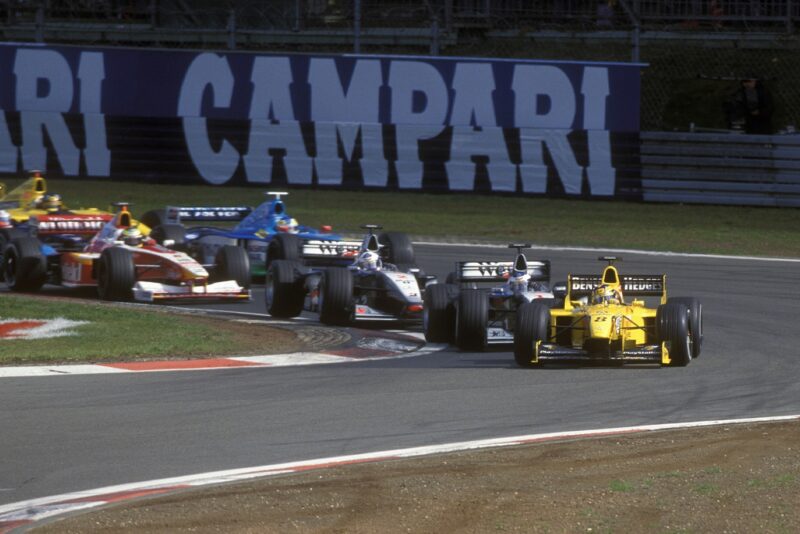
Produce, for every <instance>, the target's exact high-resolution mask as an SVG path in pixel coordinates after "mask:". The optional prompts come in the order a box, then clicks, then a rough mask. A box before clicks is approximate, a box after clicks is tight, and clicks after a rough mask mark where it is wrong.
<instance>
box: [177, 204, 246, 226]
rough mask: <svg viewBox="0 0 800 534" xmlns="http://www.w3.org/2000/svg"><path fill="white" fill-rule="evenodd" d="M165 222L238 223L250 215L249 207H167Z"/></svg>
mask: <svg viewBox="0 0 800 534" xmlns="http://www.w3.org/2000/svg"><path fill="white" fill-rule="evenodd" d="M166 211H167V221H168V222H170V223H173V224H177V223H179V222H181V221H204V222H239V221H241V220H243V219H244V218H245V217H247V216H248V215H250V213H252V211H253V208H251V207H249V206H167V210H166Z"/></svg>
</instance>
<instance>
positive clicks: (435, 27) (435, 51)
mask: <svg viewBox="0 0 800 534" xmlns="http://www.w3.org/2000/svg"><path fill="white" fill-rule="evenodd" d="M431 55H432V56H438V55H439V15H438V14H436V13H434V14H433V17H432V18H431Z"/></svg>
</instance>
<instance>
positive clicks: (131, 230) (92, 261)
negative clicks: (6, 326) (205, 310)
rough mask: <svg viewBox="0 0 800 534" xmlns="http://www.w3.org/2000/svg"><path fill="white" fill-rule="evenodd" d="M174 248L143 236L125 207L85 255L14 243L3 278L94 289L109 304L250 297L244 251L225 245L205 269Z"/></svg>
mask: <svg viewBox="0 0 800 534" xmlns="http://www.w3.org/2000/svg"><path fill="white" fill-rule="evenodd" d="M170 244H171V243H169V242H165V245H167V246H162V245H159V244H157V243H156V242H155V241H154V240H153V239H150V238H148V237H145V236H144V235H142V233H141V231H140V230H139V229H138V227H137V225H136V224H135V221H134V220H133V218H132V216H131V214H130V212H129V211H128V208H127V206H126V205H124V204H122V205H120V211H119V213H117V214H116V216H115V217H114V218H113V219H112V220H110V221H108V222H107V223H106V224H105V225H104V226H103V227H102V229H101V230H100V231H99V232H98V233H97V234H96V235H95V236H94V237H93V238H92V239H91V240H90V241H89V243H88V244H87V245H86V246H85V247H84V249H83V250H81V251H58V250H56V249H54V248H52V247H50V246H49V245H47V244H45V243H42V242H41V241H39V240H38V239H37V238H36V237H31V236H28V237H21V238H17V239H14V240H13V241H12V242H11V243H10V244H9V245H8V246H7V247H6V251H5V253H4V255H3V263H2V274H3V277H4V278H5V282H6V285H8V286H9V287H10V288H11V289H14V290H27V291H35V290H38V289H40V288H41V287H42V285H44V284H45V283H46V282H49V283H53V284H58V285H62V286H65V287H87V286H96V287H97V291H98V294H99V295H100V297H101V298H103V299H105V300H130V299H133V300H136V301H143V302H153V301H162V300H180V299H243V300H248V299H250V290H249V285H250V265H249V260H248V258H247V254H246V253H245V252H244V250H243V249H241V248H239V247H235V246H227V247H222V248H220V250H219V252H218V254H217V256H216V261H215V262H214V264H212V265H201V264H199V263H198V262H197V261H195V260H194V259H192V258H191V257H190V256H188V255H187V254H185V253H183V252H180V251H177V250H172V249H170V248H167V247H168V246H169V245H170ZM207 268H208V269H209V270H210V272H209V270H207Z"/></svg>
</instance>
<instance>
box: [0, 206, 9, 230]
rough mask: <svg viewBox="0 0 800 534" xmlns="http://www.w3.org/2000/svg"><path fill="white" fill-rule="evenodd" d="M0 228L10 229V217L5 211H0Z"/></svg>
mask: <svg viewBox="0 0 800 534" xmlns="http://www.w3.org/2000/svg"><path fill="white" fill-rule="evenodd" d="M0 228H11V215H10V214H9V213H8V212H7V211H6V210H0Z"/></svg>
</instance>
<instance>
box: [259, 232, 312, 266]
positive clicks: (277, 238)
mask: <svg viewBox="0 0 800 534" xmlns="http://www.w3.org/2000/svg"><path fill="white" fill-rule="evenodd" d="M302 246H303V240H302V239H300V238H299V237H298V236H296V235H294V234H276V235H274V236H273V237H272V239H271V240H270V242H269V246H268V247H267V268H269V265H270V263H272V262H273V261H275V260H287V261H298V260H299V259H300V252H301V250H302Z"/></svg>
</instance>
